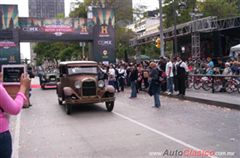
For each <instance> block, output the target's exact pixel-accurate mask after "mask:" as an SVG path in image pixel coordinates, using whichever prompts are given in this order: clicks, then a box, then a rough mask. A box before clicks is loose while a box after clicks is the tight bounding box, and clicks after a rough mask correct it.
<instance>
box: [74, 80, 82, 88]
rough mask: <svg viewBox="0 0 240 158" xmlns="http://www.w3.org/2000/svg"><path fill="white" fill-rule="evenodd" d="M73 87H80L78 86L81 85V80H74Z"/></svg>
mask: <svg viewBox="0 0 240 158" xmlns="http://www.w3.org/2000/svg"><path fill="white" fill-rule="evenodd" d="M74 87H75V88H76V89H80V88H81V87H82V85H81V81H76V82H75V83H74Z"/></svg>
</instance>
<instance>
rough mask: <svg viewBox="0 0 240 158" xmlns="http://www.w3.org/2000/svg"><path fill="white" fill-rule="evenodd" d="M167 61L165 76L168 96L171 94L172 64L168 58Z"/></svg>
mask: <svg viewBox="0 0 240 158" xmlns="http://www.w3.org/2000/svg"><path fill="white" fill-rule="evenodd" d="M166 59H167V64H166V70H165V73H166V76H167V90H168V95H172V94H173V63H172V61H171V59H169V58H168V57H167V58H166Z"/></svg>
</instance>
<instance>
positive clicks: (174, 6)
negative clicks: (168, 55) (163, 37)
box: [173, 0, 178, 56]
mask: <svg viewBox="0 0 240 158" xmlns="http://www.w3.org/2000/svg"><path fill="white" fill-rule="evenodd" d="M176 8H177V7H176V0H174V1H173V11H174V44H173V49H174V50H173V56H175V55H178V54H177V53H178V52H177V47H178V46H177V11H176Z"/></svg>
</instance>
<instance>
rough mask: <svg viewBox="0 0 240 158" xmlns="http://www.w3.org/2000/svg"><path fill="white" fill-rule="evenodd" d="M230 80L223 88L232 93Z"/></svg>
mask: <svg viewBox="0 0 240 158" xmlns="http://www.w3.org/2000/svg"><path fill="white" fill-rule="evenodd" d="M232 86H233V85H232V82H227V83H226V85H225V89H226V91H227V92H228V93H232V92H233V88H232Z"/></svg>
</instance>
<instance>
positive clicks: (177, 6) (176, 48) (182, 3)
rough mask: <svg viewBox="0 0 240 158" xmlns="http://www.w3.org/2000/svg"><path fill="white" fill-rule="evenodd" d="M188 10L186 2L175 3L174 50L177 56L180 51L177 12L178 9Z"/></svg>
mask: <svg viewBox="0 0 240 158" xmlns="http://www.w3.org/2000/svg"><path fill="white" fill-rule="evenodd" d="M184 8H186V3H185V2H180V3H179V4H177V1H176V0H174V1H173V11H174V45H173V46H174V50H173V54H174V55H176V54H177V50H178V45H177V10H176V9H184Z"/></svg>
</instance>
